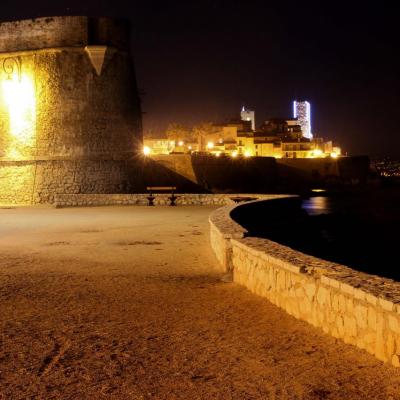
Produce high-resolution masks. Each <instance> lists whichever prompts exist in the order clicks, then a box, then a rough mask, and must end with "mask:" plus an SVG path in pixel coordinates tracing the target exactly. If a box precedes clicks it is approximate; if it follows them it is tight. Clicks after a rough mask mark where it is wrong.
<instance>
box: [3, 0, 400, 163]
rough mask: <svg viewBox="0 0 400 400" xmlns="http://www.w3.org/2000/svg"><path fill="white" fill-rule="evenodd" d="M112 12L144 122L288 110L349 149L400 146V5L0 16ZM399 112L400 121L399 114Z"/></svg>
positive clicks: (252, 4) (187, 5)
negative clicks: (295, 105)
mask: <svg viewBox="0 0 400 400" xmlns="http://www.w3.org/2000/svg"><path fill="white" fill-rule="evenodd" d="M50 15H91V16H96V15H104V16H115V17H124V18H128V19H129V20H130V21H131V23H132V28H133V29H132V50H133V55H134V60H135V66H136V73H137V79H138V85H139V88H140V89H141V90H142V91H143V92H144V93H145V94H144V96H143V111H144V112H145V114H144V127H145V130H155V131H160V132H161V131H162V130H163V129H164V128H165V127H166V125H167V124H168V123H169V122H178V123H181V124H195V123H199V122H202V121H207V120H208V121H223V120H225V119H226V118H229V117H234V116H237V115H238V113H239V111H240V108H241V106H242V105H243V104H245V105H246V106H247V107H248V108H250V109H254V110H255V111H256V124H257V125H259V124H261V123H262V122H263V120H265V119H267V118H268V117H285V116H287V117H291V116H292V108H291V103H292V100H293V99H295V98H297V99H299V100H301V99H307V100H309V101H310V102H311V105H312V113H313V121H312V122H313V132H314V134H316V135H317V136H323V137H325V138H331V139H333V140H335V141H336V142H338V143H339V144H341V145H342V147H343V148H344V150H347V151H348V152H349V153H351V154H371V155H373V154H376V155H391V156H400V130H399V123H398V120H399V119H400V112H399V108H400V101H399V100H400V95H399V93H400V79H399V73H400V68H399V67H400V65H399V64H400V62H399V38H400V35H399V33H398V31H399V26H398V25H399V17H398V15H399V14H398V10H396V9H395V8H394V6H392V5H390V4H389V2H386V1H382V0H381V1H374V2H368V1H364V2H358V1H357V2H355V1H351V0H348V1H347V2H338V1H335V2H332V1H319V2H310V1H300V0H299V1H296V2H285V1H275V2H268V1H207V0H203V1H192V2H191V1H186V2H184V1H182V2H177V1H175V2H173V1H163V2H155V1H150V0H147V1H141V2H137V1H130V2H122V1H118V0H113V1H105V0H96V1H95V0H81V1H55V0H48V1H40V0H36V1H34V2H32V1H31V0H26V1H16V0H14V1H8V0H5V1H4V0H3V1H2V2H1V8H0V19H2V20H9V19H20V18H30V17H38V16H50ZM399 122H400V121H399Z"/></svg>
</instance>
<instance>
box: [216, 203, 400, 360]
mask: <svg viewBox="0 0 400 400" xmlns="http://www.w3.org/2000/svg"><path fill="white" fill-rule="evenodd" d="M235 207H251V203H246V204H244V205H236V206H226V207H223V208H220V209H218V210H216V211H214V212H213V213H212V214H211V216H210V236H211V245H212V248H213V250H214V252H215V254H216V256H217V259H218V260H219V262H220V263H221V265H222V266H223V268H224V269H225V270H226V271H231V272H232V274H233V280H234V282H237V283H239V284H241V285H244V286H246V287H247V288H248V289H249V290H251V291H252V292H253V293H255V294H257V295H259V296H262V297H265V298H266V299H268V300H269V301H271V302H272V303H273V304H275V305H276V306H278V307H280V308H282V309H283V310H285V311H286V312H287V313H289V314H290V315H292V316H293V317H295V318H297V319H301V320H303V321H306V322H308V323H310V324H312V325H314V326H315V327H318V328H321V329H322V330H323V331H324V332H325V333H327V334H330V335H332V336H333V337H336V338H339V339H342V340H343V341H344V342H345V343H349V344H352V345H355V346H357V347H359V348H361V349H365V350H366V351H368V352H369V353H371V354H373V355H374V356H375V357H377V358H378V359H379V360H382V361H385V362H390V363H392V364H393V365H394V366H395V367H400V283H399V282H395V281H392V280H390V279H386V278H381V277H378V276H374V275H369V274H366V273H362V272H358V271H355V270H352V269H350V268H348V267H346V266H343V265H338V264H335V263H332V262H328V261H324V260H321V259H318V258H315V257H312V256H309V255H306V254H303V253H300V252H298V251H295V250H293V249H291V248H289V247H286V246H283V245H280V244H278V243H275V242H272V241H270V240H267V239H260V238H255V237H246V233H247V232H246V230H245V229H244V228H243V227H241V226H240V225H238V224H237V223H236V222H235V221H233V220H232V219H231V218H230V212H231V211H232V209H233V208H235Z"/></svg>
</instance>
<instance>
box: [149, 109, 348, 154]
mask: <svg viewBox="0 0 400 400" xmlns="http://www.w3.org/2000/svg"><path fill="white" fill-rule="evenodd" d="M307 104H308V106H307ZM296 106H297V111H296V115H298V117H296V118H289V119H285V118H270V119H269V120H267V121H264V123H263V124H262V125H261V126H260V127H259V128H258V129H253V123H254V111H248V110H245V109H244V108H243V109H242V112H241V118H240V119H239V118H233V119H230V120H229V121H227V122H223V123H213V124H208V125H207V126H206V128H207V129H203V130H201V129H199V128H198V127H195V128H193V129H192V133H191V134H190V135H188V139H186V140H183V139H179V138H178V139H177V140H171V139H170V140H167V139H163V140H162V139H158V140H157V139H145V141H144V145H145V154H168V153H200V154H205V153H208V154H212V155H214V156H216V157H220V156H221V157H223V156H230V157H275V158H323V157H332V158H336V157H339V156H341V149H340V148H339V147H335V146H334V145H333V143H332V141H325V140H324V139H323V138H318V137H313V135H312V134H311V137H310V138H308V137H306V134H307V133H308V134H310V132H311V129H310V124H308V123H309V115H310V113H309V111H310V109H309V103H308V102H296ZM249 113H250V114H249ZM251 118H253V119H251ZM307 118H308V119H307ZM305 122H307V124H305ZM304 126H306V128H304ZM307 127H308V128H309V130H308V131H307Z"/></svg>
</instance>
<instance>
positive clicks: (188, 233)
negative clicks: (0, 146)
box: [0, 207, 400, 400]
mask: <svg viewBox="0 0 400 400" xmlns="http://www.w3.org/2000/svg"><path fill="white" fill-rule="evenodd" d="M210 211H211V208H207V207H202V208H199V207H177V208H168V207H165V208H164V207H155V208H147V207H110V208H90V209H61V210H56V209H44V208H22V209H0V323H1V342H0V399H46V400H47V399H96V400H100V399H132V400H136V399H185V400H189V399H400V371H399V370H396V369H394V368H392V367H390V366H388V365H384V364H382V363H380V362H379V361H377V360H375V358H373V357H372V356H370V355H368V354H366V353H364V352H363V351H361V350H358V349H356V348H354V347H352V346H349V345H345V344H343V343H341V342H340V341H336V340H335V339H333V338H331V337H329V336H327V335H324V334H323V333H322V332H321V331H319V330H317V329H315V328H313V327H311V326H309V325H308V324H306V323H303V322H301V321H297V320H295V319H294V318H292V317H290V316H289V315H287V314H285V313H284V312H283V311H281V310H280V309H278V308H277V307H275V306H273V305H271V304H270V303H268V302H267V301H266V300H264V299H262V298H260V297H257V296H255V295H253V294H251V293H250V292H249V291H247V290H246V289H244V288H242V287H240V286H238V285H236V284H233V283H224V282H223V281H222V280H221V276H220V274H219V273H218V272H217V271H216V268H215V266H216V259H215V258H214V256H213V254H212V252H211V250H210V247H209V243H208V240H209V239H208V224H207V217H208V214H209V213H210Z"/></svg>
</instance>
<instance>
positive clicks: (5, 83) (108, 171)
mask: <svg viewBox="0 0 400 400" xmlns="http://www.w3.org/2000/svg"><path fill="white" fill-rule="evenodd" d="M93 45H94V46H93ZM99 49H100V50H99ZM96 52H97V53H96ZM98 52H100V56H99V53H98ZM96 54H97V55H96ZM103 55H104V59H103V58H102V56H103ZM94 59H96V60H97V61H96V63H95V62H94ZM99 59H101V62H100V64H101V66H99V64H98V62H99ZM141 147H142V132H141V109H140V101H139V96H138V91H137V87H136V79H135V73H134V69H133V65H132V59H131V57H130V54H129V25H128V24H127V23H125V22H124V21H119V20H114V19H110V18H89V17H81V16H78V17H49V18H38V19H33V20H24V21H15V22H7V23H0V178H1V179H0V203H3V204H4V203H8V204H26V202H27V201H28V200H27V199H28V198H30V203H31V204H35V203H52V202H53V199H54V196H55V195H57V194H60V193H66V194H72V193H75V194H78V193H127V192H131V191H132V186H134V185H135V181H134V176H133V175H132V174H131V170H132V169H134V167H133V166H132V165H134V164H133V163H132V160H134V159H135V157H136V156H137V153H138V152H139V151H141ZM32 177H33V178H32ZM22 181H23V182H25V184H24V185H20V184H19V183H20V182H22Z"/></svg>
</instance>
